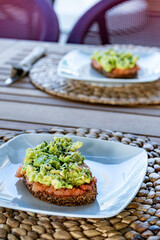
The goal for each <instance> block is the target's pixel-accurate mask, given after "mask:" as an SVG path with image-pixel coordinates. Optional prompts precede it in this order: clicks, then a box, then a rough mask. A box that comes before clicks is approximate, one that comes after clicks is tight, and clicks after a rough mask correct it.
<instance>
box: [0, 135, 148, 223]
mask: <svg viewBox="0 0 160 240" xmlns="http://www.w3.org/2000/svg"><path fill="white" fill-rule="evenodd" d="M28 135H41V136H42V135H50V136H51V135H53V136H66V137H67V135H65V134H56V133H55V134H52V133H23V134H20V135H17V136H15V137H14V138H12V139H10V140H9V141H7V142H6V143H4V144H2V145H1V146H0V150H1V149H2V148H4V147H5V146H6V145H8V144H9V143H10V142H13V141H14V140H15V139H17V138H21V137H23V136H28ZM68 137H71V138H72V137H73V138H74V137H77V138H80V139H86V138H87V139H89V140H93V141H94V140H98V141H103V142H104V141H105V142H110V143H111V144H116V145H119V144H120V145H122V144H123V143H121V142H114V141H110V140H102V139H98V138H89V137H80V136H76V135H75V136H68ZM123 145H125V144H123ZM125 146H126V147H127V146H129V147H131V148H134V146H130V145H125ZM137 148H138V147H137ZM138 149H139V150H140V153H141V154H142V153H143V155H144V156H143V157H144V158H145V160H144V163H145V166H144V167H145V168H144V169H143V176H142V177H141V181H139V183H138V184H137V187H136V190H135V192H134V193H133V194H132V195H131V196H130V197H129V199H128V201H126V203H125V204H124V205H122V206H121V207H120V208H119V209H118V211H117V212H116V214H113V215H109V216H107V215H106V214H98V215H94V214H93V215H91V214H89V215H87V214H85V215H81V214H77V213H64V212H63V211H62V212H54V211H45V210H39V209H38V208H37V209H35V208H34V209H32V208H26V207H19V206H18V207H16V206H9V205H8V204H7V203H3V201H5V200H1V199H0V206H2V207H6V208H11V209H15V210H22V211H26V212H27V211H30V212H34V213H37V214H38V213H40V214H46V215H55V216H66V217H67V216H68V217H80V218H96V219H98V218H109V217H113V216H116V215H117V214H119V213H120V212H121V211H122V210H124V209H125V208H126V206H127V205H128V204H129V203H130V202H131V201H132V200H133V198H134V197H135V196H136V194H137V193H138V191H139V189H140V186H141V184H142V183H143V180H144V178H145V175H146V172H147V167H148V156H147V152H146V151H145V150H144V149H143V148H138ZM86 160H87V159H86ZM40 201H41V200H40ZM99 213H100V211H99Z"/></svg>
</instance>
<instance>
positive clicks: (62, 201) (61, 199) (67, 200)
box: [23, 175, 97, 206]
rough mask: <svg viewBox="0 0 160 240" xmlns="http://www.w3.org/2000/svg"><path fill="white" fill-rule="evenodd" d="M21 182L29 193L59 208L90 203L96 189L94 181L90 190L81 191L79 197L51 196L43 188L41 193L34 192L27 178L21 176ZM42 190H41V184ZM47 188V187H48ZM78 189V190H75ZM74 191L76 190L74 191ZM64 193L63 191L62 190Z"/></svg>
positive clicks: (32, 185) (95, 194) (93, 198)
mask: <svg viewBox="0 0 160 240" xmlns="http://www.w3.org/2000/svg"><path fill="white" fill-rule="evenodd" d="M23 181H24V184H25V185H26V187H27V188H28V190H29V191H30V193H31V194H32V195H33V196H34V197H36V198H38V199H40V200H42V201H45V202H48V203H52V204H56V205H60V206H78V205H85V204H89V203H92V202H93V201H94V200H95V199H96V196H97V187H96V181H93V182H92V188H91V189H90V190H85V191H83V194H82V191H81V195H71V194H70V195H65V194H59V195H55V194H54V193H53V194H51V193H49V191H47V187H46V186H45V189H43V191H39V190H35V187H34V183H33V182H29V181H28V179H27V177H26V176H25V175H23ZM41 185H42V188H43V184H41ZM48 188H49V187H48ZM77 189H79V188H77ZM74 190H76V188H75V189H74ZM63 191H65V190H63Z"/></svg>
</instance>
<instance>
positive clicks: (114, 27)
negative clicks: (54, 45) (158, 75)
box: [67, 0, 160, 47]
mask: <svg viewBox="0 0 160 240" xmlns="http://www.w3.org/2000/svg"><path fill="white" fill-rule="evenodd" d="M159 26H160V1H159V0H101V1H99V2H98V3H96V4H95V5H94V6H92V7H91V8H90V9H89V10H88V11H86V12H85V13H84V15H82V16H81V17H80V19H79V20H78V21H77V23H76V24H75V26H74V27H73V29H72V31H71V32H70V34H69V37H68V40H67V43H77V44H84V43H85V44H107V43H111V44H112V43H113V44H116V43H117V44H138V45H146V46H147V45H148V46H158V47H160V29H159Z"/></svg>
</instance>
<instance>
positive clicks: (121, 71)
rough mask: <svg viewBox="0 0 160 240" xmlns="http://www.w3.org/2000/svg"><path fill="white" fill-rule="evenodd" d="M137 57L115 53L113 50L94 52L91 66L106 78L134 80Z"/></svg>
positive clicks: (137, 67)
mask: <svg viewBox="0 0 160 240" xmlns="http://www.w3.org/2000/svg"><path fill="white" fill-rule="evenodd" d="M137 61H138V56H133V55H132V53H129V52H128V53H125V52H117V51H115V50H114V49H109V50H107V51H101V52H94V53H93V55H92V56H91V66H92V68H94V69H95V70H96V71H98V72H100V73H101V74H103V75H104V76H105V77H107V78H135V77H137V73H138V71H139V69H140V68H139V66H138V65H137Z"/></svg>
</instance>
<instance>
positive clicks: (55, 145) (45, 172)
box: [16, 137, 97, 206]
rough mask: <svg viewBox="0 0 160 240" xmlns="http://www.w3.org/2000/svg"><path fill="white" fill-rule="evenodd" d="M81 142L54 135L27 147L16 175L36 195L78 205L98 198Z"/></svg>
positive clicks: (94, 181)
mask: <svg viewBox="0 0 160 240" xmlns="http://www.w3.org/2000/svg"><path fill="white" fill-rule="evenodd" d="M81 146H82V143H80V142H75V143H73V141H72V140H71V139H70V138H67V137H55V138H54V141H53V142H52V141H51V142H50V143H48V142H46V141H44V142H42V143H41V144H39V145H37V146H36V147H35V148H28V149H27V150H26V156H25V159H24V161H23V165H22V166H21V167H19V169H18V170H17V173H16V177H18V178H22V179H23V180H24V184H25V185H26V187H27V188H28V189H29V191H30V192H31V193H32V194H33V195H34V196H35V197H37V198H39V199H41V200H43V201H47V202H49V203H53V204H57V205H63V206H77V205H84V204H88V203H91V202H93V201H94V200H95V199H96V195H97V187H96V179H95V177H92V173H91V171H90V169H89V167H88V166H87V165H86V164H85V163H84V160H85V158H84V157H83V156H82V155H81V154H80V152H79V151H78V150H77V149H79V148H80V147H81Z"/></svg>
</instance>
